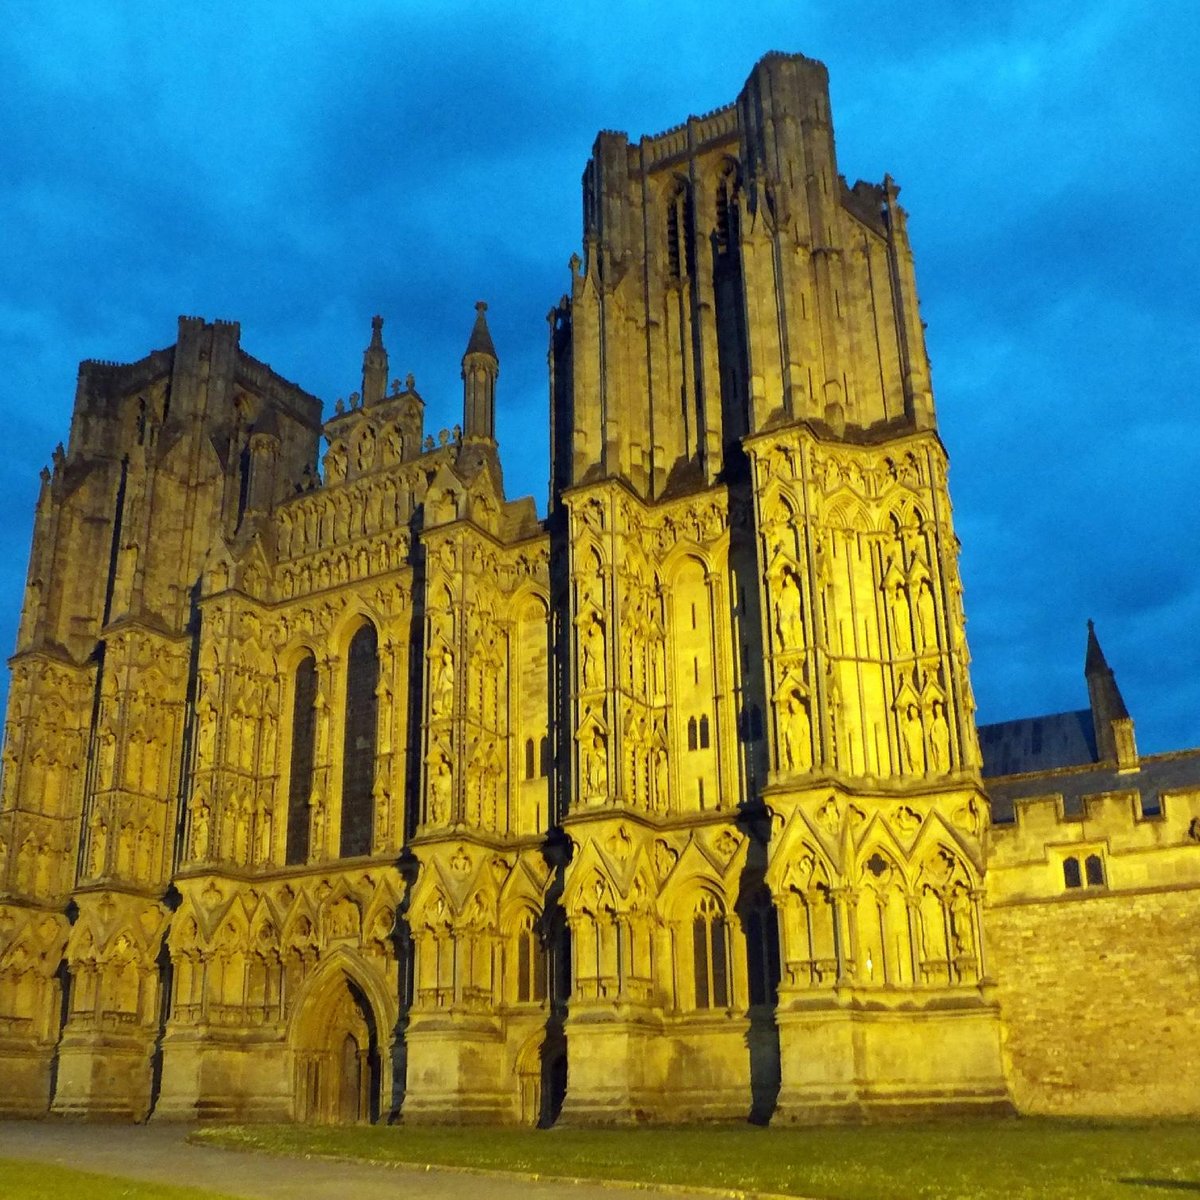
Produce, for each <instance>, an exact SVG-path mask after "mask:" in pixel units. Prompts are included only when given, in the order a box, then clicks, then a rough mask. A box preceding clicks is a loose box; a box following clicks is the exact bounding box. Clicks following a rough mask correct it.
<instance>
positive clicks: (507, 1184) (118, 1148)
mask: <svg viewBox="0 0 1200 1200" xmlns="http://www.w3.org/2000/svg"><path fill="white" fill-rule="evenodd" d="M192 1128H193V1127H192V1126H189V1125H174V1124H172V1125H85V1124H77V1123H74V1122H64V1121H0V1158H23V1159H33V1160H34V1161H36V1162H47V1163H56V1164H58V1165H60V1166H64V1167H74V1168H76V1169H77V1170H80V1171H98V1172H100V1173H101V1174H105V1175H117V1176H121V1177H123V1178H125V1179H139V1180H144V1181H149V1182H151V1183H179V1184H191V1185H193V1186H195V1187H206V1188H211V1189H212V1190H213V1191H215V1192H225V1193H226V1194H228V1195H230V1196H239V1197H245V1198H246V1200H347V1198H352V1200H415V1198H420V1200H480V1197H486V1200H649V1198H650V1197H653V1196H655V1195H660V1196H661V1195H664V1194H666V1193H662V1192H657V1193H656V1192H655V1191H647V1190H642V1189H638V1188H629V1187H621V1186H617V1185H614V1186H607V1185H606V1186H603V1187H600V1186H596V1185H593V1184H586V1183H554V1182H550V1181H545V1182H543V1181H538V1182H534V1181H532V1180H525V1179H514V1178H506V1177H504V1176H496V1175H487V1176H485V1175H477V1174H474V1173H464V1172H457V1171H437V1170H431V1171H425V1170H423V1169H420V1168H414V1167H382V1166H371V1165H369V1164H365V1163H364V1164H355V1163H343V1162H328V1161H323V1160H321V1159H301V1158H284V1157H280V1156H275V1155H268V1154H255V1153H253V1152H245V1151H239V1150H224V1149H219V1148H217V1147H215V1146H193V1145H191V1144H190V1143H189V1142H187V1141H185V1138H186V1137H187V1135H188V1134H189V1133H190V1132H191V1130H192ZM2 1191H3V1189H2V1188H0V1193H2ZM669 1194H670V1195H671V1196H674V1197H680V1198H683V1200H687V1197H689V1196H698V1195H699V1194H698V1193H688V1192H677V1191H672V1192H671V1193H669ZM705 1200H711V1194H710V1196H709V1197H707V1198H705Z"/></svg>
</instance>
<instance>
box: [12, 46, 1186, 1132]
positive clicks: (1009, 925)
mask: <svg viewBox="0 0 1200 1200" xmlns="http://www.w3.org/2000/svg"><path fill="white" fill-rule="evenodd" d="M584 199H585V205H584V208H585V225H584V255H583V257H582V258H576V259H574V260H573V261H572V277H571V281H570V290H569V293H568V295H567V296H565V297H564V298H563V300H562V302H561V303H560V304H559V305H558V306H556V307H555V308H554V309H553V310H552V311H551V313H550V327H551V328H550V370H551V397H552V404H551V414H550V419H551V460H552V462H551V473H552V482H551V495H550V500H549V509H548V514H547V517H546V518H545V519H544V520H539V519H538V516H537V511H536V508H535V505H534V504H533V502H532V501H531V500H529V499H525V500H516V501H510V500H508V499H507V498H506V497H505V494H504V488H503V481H502V476H501V469H500V461H499V457H498V448H497V445H496V441H495V426H494V420H495V405H496V402H497V381H498V376H499V362H498V358H497V355H496V352H495V348H494V346H493V344H492V340H491V337H490V334H489V332H488V328H487V322H486V317H485V312H484V310H485V306H484V305H480V306H478V311H477V314H476V319H475V325H474V328H473V330H472V332H471V334H470V338H469V341H468V345H467V350H466V353H465V355H464V358H463V420H462V424H461V426H459V427H456V428H455V429H454V430H453V431H443V432H442V433H440V434H439V435H438V436H437V437H436V438H434V437H432V436H429V435H427V434H426V432H425V429H424V405H423V401H422V399H421V397H420V396H419V395H418V394H417V392H416V391H415V390H414V387H413V383H412V380H411V379H409V380H408V381H407V383H401V382H400V381H398V380H396V381H392V383H391V384H390V385H389V383H388V375H389V372H388V358H387V352H386V350H385V348H384V344H383V338H382V321H381V320H379V319H378V318H376V320H375V322H374V326H373V330H372V336H371V341H370V344H369V346H368V348H367V350H366V352H365V355H364V364H363V384H362V391H361V393H359V394H356V395H354V396H352V397H351V398H350V403H349V405H348V406H345V405H343V404H342V403H341V402H340V401H339V402H338V405H337V408H336V411H335V412H334V414H333V415H332V416H331V417H330V418H329V419H328V420H326V421H324V422H322V413H321V405H320V402H319V401H318V400H317V399H316V398H315V397H313V396H311V395H309V394H307V393H305V392H304V391H303V390H301V389H300V388H298V387H296V386H295V385H294V384H291V383H289V382H288V381H286V380H284V379H282V378H280V377H279V376H278V375H276V374H275V373H274V372H272V371H271V370H270V369H269V368H267V367H265V366H263V365H262V364H261V363H258V362H257V361H255V360H254V359H253V358H251V357H250V356H249V355H248V354H246V353H245V351H243V350H242V349H241V346H240V342H239V331H238V327H237V326H236V325H234V324H230V323H225V322H216V323H214V324H207V323H205V322H204V321H202V320H200V319H196V318H183V319H181V321H180V324H179V333H178V339H177V341H176V344H175V345H174V346H173V347H171V348H169V349H167V350H162V351H156V352H154V353H152V354H150V355H149V356H148V357H146V358H145V359H143V360H141V361H140V362H137V363H134V364H130V365H124V366H121V365H116V364H111V363H95V362H89V363H84V364H83V366H82V367H81V370H80V376H79V389H78V394H77V398H76V405H75V414H74V418H73V422H72V428H71V436H70V441H69V445H68V447H67V448H66V449H65V450H64V449H63V448H62V447H60V448H59V449H58V450H57V451H56V452H55V454H54V462H53V470H47V471H46V472H45V473H44V474H43V487H42V492H41V495H40V498H39V501H38V506H37V515H36V525H35V532H34V542H33V550H32V554H31V559H30V569H29V577H28V584H27V588H26V595H25V605H24V609H23V612H22V620H21V627H20V634H19V638H18V645H17V650H16V653H15V655H14V656H13V658H12V660H11V666H12V687H11V693H10V699H9V708H8V715H7V722H6V726H5V748H4V777H3V788H2V792H0V1075H2V1077H3V1080H4V1083H5V1086H4V1087H3V1088H2V1089H0V1111H2V1112H6V1113H10V1114H23V1115H36V1114H40V1113H44V1112H46V1111H48V1110H49V1111H53V1112H57V1113H62V1114H73V1115H78V1116H88V1117H99V1116H117V1117H124V1118H131V1119H141V1118H143V1117H145V1116H147V1115H148V1114H152V1115H153V1116H154V1117H156V1118H172V1117H174V1118H195V1117H227V1118H229V1117H233V1118H239V1119H251V1118H253V1119H297V1120H312V1121H355V1120H369V1119H379V1118H386V1117H394V1116H402V1117H403V1119H404V1120H405V1121H490V1122H518V1121H521V1122H528V1123H532V1122H539V1121H540V1122H543V1123H545V1122H549V1121H551V1120H554V1119H563V1120H567V1121H593V1122H594V1121H603V1122H628V1121H636V1120H647V1119H648V1120H680V1119H694V1118H745V1117H746V1116H751V1117H753V1118H754V1119H758V1120H766V1119H768V1118H770V1119H774V1120H776V1121H797V1122H801V1121H822V1120H838V1119H853V1118H861V1117H864V1116H877V1115H898V1114H908V1113H929V1112H934V1111H941V1110H946V1109H953V1110H956V1111H962V1110H975V1111H1009V1110H1011V1108H1012V1106H1013V1104H1014V1102H1015V1103H1016V1104H1017V1105H1018V1106H1019V1107H1021V1108H1023V1109H1028V1110H1031V1111H1033V1110H1038V1111H1041V1110H1051V1111H1113V1110H1115V1109H1120V1110H1122V1111H1125V1110H1128V1109H1130V1108H1137V1109H1138V1111H1171V1112H1195V1111H1197V1110H1200V1099H1198V1097H1197V1089H1196V1088H1195V1086H1194V1085H1189V1084H1188V1083H1187V1081H1186V1079H1185V1078H1183V1077H1179V1076H1177V1077H1176V1078H1174V1079H1165V1078H1163V1077H1161V1076H1160V1073H1159V1071H1158V1069H1157V1068H1156V1067H1155V1064H1157V1063H1161V1062H1163V1061H1164V1060H1165V1059H1170V1058H1171V1057H1172V1056H1173V1055H1175V1054H1177V1053H1178V1050H1177V1049H1176V1047H1182V1039H1183V1038H1184V1036H1185V1031H1186V1030H1187V1029H1188V1027H1189V1023H1190V1025H1191V1026H1192V1027H1194V1023H1195V1018H1196V1015H1197V1014H1196V1012H1195V995H1194V991H1195V989H1194V987H1192V988H1191V989H1190V992H1189V991H1188V984H1187V980H1188V977H1189V975H1188V973H1189V971H1191V973H1192V976H1193V982H1194V970H1195V962H1196V947H1195V945H1194V944H1193V943H1194V938H1193V939H1192V941H1191V942H1188V941H1187V938H1186V937H1185V936H1181V935H1180V934H1179V932H1178V927H1179V925H1180V924H1186V925H1190V926H1195V925H1196V921H1195V917H1196V914H1197V911H1198V898H1200V847H1198V846H1196V845H1195V842H1196V840H1197V837H1198V836H1200V835H1198V834H1197V831H1198V830H1200V784H1197V782H1196V781H1197V780H1200V770H1197V771H1196V772H1195V776H1194V778H1192V782H1191V783H1190V784H1188V783H1186V782H1185V785H1184V786H1182V787H1180V788H1179V789H1178V794H1177V795H1172V796H1171V797H1170V799H1169V802H1168V803H1166V804H1164V806H1163V808H1162V810H1161V815H1160V816H1158V817H1153V818H1150V817H1145V816H1144V813H1143V812H1142V807H1141V805H1142V801H1141V800H1140V799H1139V798H1138V797H1137V796H1134V797H1133V798H1130V799H1128V800H1127V801H1126V802H1123V804H1122V803H1117V804H1113V803H1110V802H1109V801H1104V802H1103V803H1100V802H1098V803H1096V804H1089V806H1088V807H1087V816H1086V818H1085V819H1084V820H1083V824H1079V822H1078V821H1077V820H1076V818H1075V817H1074V815H1073V814H1072V813H1071V812H1070V811H1068V809H1069V806H1067V807H1064V804H1063V802H1062V800H1061V798H1060V799H1059V801H1058V802H1057V807H1055V801H1045V800H1038V799H1037V797H1036V795H1032V796H1021V797H1015V798H1013V799H1012V801H1011V803H1010V804H1009V809H1008V813H1009V814H1010V815H1011V814H1012V813H1015V815H1016V823H1015V825H1012V826H1011V827H1009V826H1003V825H995V826H993V824H992V804H991V799H993V798H994V797H989V781H988V780H986V779H985V772H984V771H983V770H982V769H981V768H982V759H981V753H980V743H979V739H978V736H977V731H976V727H975V722H974V714H973V704H972V699H971V688H970V680H969V675H968V653H967V647H966V639H965V626H964V617H963V609H962V588H961V584H960V581H959V575H958V567H957V542H956V539H955V536H954V531H953V526H952V521H951V506H950V500H949V495H948V492H947V482H946V471H947V464H946V457H945V452H944V449H943V447H942V445H941V442H940V440H939V438H938V435H937V428H936V419H935V414H934V408H933V401H932V394H931V390H930V379H929V366H928V362H927V359H926V354H925V348H924V339H923V332H922V326H921V321H920V317H919V313H918V307H917V294H916V286H915V279H914V274H913V263H912V255H911V252H910V249H909V243H908V237H907V233H906V225H905V214H904V212H903V210H902V209H901V208H900V207H899V206H898V204H897V189H896V187H895V186H894V185H893V184H892V182H891V181H890V180H885V181H884V182H883V183H882V184H880V185H874V184H865V183H861V182H860V183H857V184H855V185H854V187H852V188H851V187H848V186H847V185H846V183H845V181H844V180H843V179H842V178H841V176H840V175H839V174H838V171H837V165H836V161H835V157H834V144H833V135H832V128H831V125H830V115H829V108H828V86H827V80H826V75H825V70H824V68H823V67H822V66H821V65H820V64H819V63H816V62H813V61H811V60H808V59H804V58H801V57H798V56H796V57H789V56H782V55H771V56H768V57H767V58H765V59H764V60H763V61H762V62H761V63H759V64H758V66H756V67H755V69H754V71H753V73H752V74H751V76H750V79H749V80H748V82H747V84H746V87H745V89H744V90H743V92H742V94H741V95H740V96H739V98H738V100H737V102H736V103H735V104H733V105H730V106H729V107H727V108H723V109H720V110H718V111H716V112H714V113H711V114H709V115H707V116H705V117H701V118H691V119H689V121H688V122H687V123H686V124H685V125H682V126H679V127H678V128H676V129H673V130H670V131H668V132H666V133H664V134H661V135H659V136H656V137H647V138H643V139H642V140H641V141H640V142H638V143H636V144H633V143H630V142H629V140H628V139H627V138H626V137H625V136H624V135H620V134H612V133H604V134H601V135H600V137H599V138H598V140H597V142H596V146H595V150H594V153H593V157H592V160H591V162H590V163H589V166H588V169H587V173H586V175H585V179H584ZM322 443H324V445H325V450H324V454H323V458H320V469H319V470H318V460H319V456H320V453H321V447H322ZM1097 652H1098V648H1097ZM1090 680H1091V676H1089V681H1090ZM1113 688H1114V689H1115V683H1114V684H1113ZM1101 691H1103V689H1101ZM1104 695H1108V693H1104ZM1101 698H1102V699H1103V697H1101ZM1093 699H1094V701H1095V697H1093ZM1110 707H1111V706H1110ZM1097 711H1099V710H1097ZM1109 718H1111V721H1110V723H1109V724H1105V721H1106V720H1109ZM1121 721H1125V722H1126V724H1120V722H1121ZM1112 722H1117V724H1112ZM1118 725H1119V728H1118ZM1096 727H1097V728H1098V729H1101V730H1102V731H1105V730H1106V731H1108V733H1109V734H1110V735H1111V736H1109V737H1108V739H1107V740H1105V739H1104V738H1103V737H1102V738H1100V742H1101V751H1102V753H1100V752H1098V755H1097V758H1096V762H1098V763H1101V764H1102V765H1103V764H1107V763H1108V762H1109V760H1110V759H1112V760H1113V761H1112V766H1113V769H1114V770H1115V769H1121V770H1131V769H1132V770H1136V769H1138V768H1137V763H1138V760H1137V758H1136V749H1135V748H1134V745H1133V736H1132V722H1131V721H1129V720H1128V714H1127V713H1126V714H1124V716H1123V717H1122V716H1121V715H1120V713H1116V712H1115V711H1113V712H1109V710H1108V709H1105V710H1104V711H1103V712H1101V714H1100V717H1098V718H1097V723H1096ZM1110 751H1111V753H1110ZM1131 755H1132V758H1131V757H1130V756H1131ZM1122 756H1123V757H1122ZM1185 765H1186V764H1185ZM1189 769H1190V768H1189ZM1184 774H1185V776H1187V774H1188V773H1187V771H1185V772H1184ZM1044 777H1045V773H1044V772H1043V773H1042V774H1041V775H1037V774H1033V775H1031V774H1029V773H1026V774H1025V775H1020V773H1017V775H1016V776H1014V778H1017V781H1018V782H1017V784H1015V785H1014V784H1012V782H1011V780H1010V781H1009V782H1008V783H1007V784H1006V785H1005V786H1010V790H1011V787H1014V786H1015V787H1016V790H1017V791H1020V790H1021V786H1020V784H1021V781H1022V780H1023V781H1024V782H1025V783H1026V784H1029V783H1030V780H1033V781H1034V783H1033V784H1030V786H1032V787H1033V788H1034V792H1036V789H1037V786H1041V784H1040V783H1038V781H1041V780H1043V779H1044ZM1188 777H1189V778H1191V776H1188ZM1046 787H1047V788H1050V789H1051V790H1052V789H1053V785H1052V784H1046ZM1026 790H1028V789H1026ZM1130 805H1133V808H1132V809H1131V807H1130ZM1131 814H1132V815H1131ZM1077 826H1078V827H1077ZM1061 847H1068V848H1076V849H1078V852H1079V854H1080V855H1081V856H1082V857H1081V859H1080V862H1081V864H1082V865H1081V866H1080V870H1081V871H1087V870H1091V868H1090V867H1088V866H1087V861H1088V854H1087V853H1085V851H1088V850H1089V849H1090V850H1092V851H1093V852H1096V853H1099V852H1100V850H1102V851H1103V853H1105V854H1107V855H1108V858H1107V863H1108V867H1107V871H1108V873H1107V874H1106V875H1105V876H1104V880H1103V882H1102V883H1097V884H1094V885H1093V886H1092V887H1090V888H1079V889H1075V888H1072V887H1070V886H1069V879H1067V883H1066V884H1064V876H1063V870H1064V867H1063V851H1062V849H1061ZM1097 848H1100V849H1099V850H1098V849H1097ZM1068 857H1069V856H1068ZM1126 858H1127V859H1128V871H1127V872H1126V867H1125V865H1124V864H1125V862H1126ZM1118 863H1120V864H1121V866H1120V869H1118ZM1089 878H1090V876H1089ZM1064 887H1066V891H1065V892H1064ZM1126 892H1128V895H1126V894H1125V893H1126ZM1133 923H1136V924H1133ZM1135 929H1136V930H1137V932H1136V933H1135V932H1134V930H1135ZM1173 931H1174V936H1173ZM1084 957H1086V959H1087V963H1086V965H1083V963H1082V959H1083V958H1084ZM1098 960H1099V961H1103V962H1105V963H1106V966H1105V968H1104V970H1105V972H1106V974H1105V978H1106V979H1108V980H1110V981H1111V986H1107V985H1106V991H1105V995H1104V996H1103V997H1098V996H1096V995H1095V981H1096V975H1095V971H1094V963H1095V961H1098ZM1189 995H1190V997H1191V998H1190V1000H1188V999H1187V998H1186V997H1187V996H1189ZM1189 1005H1190V1007H1189ZM1084 1019H1085V1020H1086V1024H1087V1027H1088V1031H1089V1037H1090V1049H1089V1051H1088V1053H1087V1054H1081V1053H1079V1052H1078V1050H1077V1048H1075V1049H1074V1050H1073V1049H1072V1042H1073V1040H1074V1039H1076V1038H1077V1037H1078V1032H1079V1028H1080V1023H1081V1020H1084ZM1151 1037H1153V1038H1154V1039H1156V1043H1157V1045H1158V1049H1157V1050H1156V1051H1155V1053H1154V1055H1153V1056H1152V1057H1151V1058H1146V1057H1145V1055H1144V1054H1143V1048H1144V1043H1145V1042H1146V1040H1147V1039H1148V1038H1151ZM1171 1039H1174V1040H1171ZM1101 1071H1107V1072H1110V1073H1118V1074H1120V1076H1121V1087H1120V1088H1118V1089H1116V1090H1113V1089H1112V1088H1111V1087H1108V1085H1106V1084H1105V1083H1104V1082H1103V1081H1102V1080H1101V1079H1100V1078H1099V1077H1098V1072H1101ZM1106 1089H1107V1090H1106ZM1114 1095H1115V1096H1119V1097H1122V1098H1121V1099H1119V1100H1117V1101H1112V1100H1111V1097H1112V1096H1114ZM1106 1096H1107V1097H1109V1099H1106V1098H1105V1097H1106Z"/></svg>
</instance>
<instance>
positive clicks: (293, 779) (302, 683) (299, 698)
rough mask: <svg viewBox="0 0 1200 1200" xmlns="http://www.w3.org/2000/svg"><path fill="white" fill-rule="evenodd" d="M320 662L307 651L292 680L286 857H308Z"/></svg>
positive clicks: (289, 859) (292, 859) (298, 859)
mask: <svg viewBox="0 0 1200 1200" xmlns="http://www.w3.org/2000/svg"><path fill="white" fill-rule="evenodd" d="M316 700H317V663H316V659H314V658H313V656H312V655H311V654H306V655H305V656H304V658H302V659H301V660H300V665H299V666H298V667H297V668H296V674H295V677H294V679H293V682H292V761H291V771H290V772H289V775H288V815H287V850H286V861H287V862H288V863H289V864H292V863H302V862H304V861H305V860H306V859H307V858H308V837H309V803H310V801H311V799H312V785H313V746H314V744H315V741H316V732H317V706H316Z"/></svg>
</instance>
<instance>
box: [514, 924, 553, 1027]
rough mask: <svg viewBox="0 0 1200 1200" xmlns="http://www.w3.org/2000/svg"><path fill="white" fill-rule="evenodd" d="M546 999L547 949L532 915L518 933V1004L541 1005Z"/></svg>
mask: <svg viewBox="0 0 1200 1200" xmlns="http://www.w3.org/2000/svg"><path fill="white" fill-rule="evenodd" d="M545 998H546V949H545V947H544V946H543V945H542V939H541V937H540V936H539V934H538V930H537V923H536V920H535V918H534V916H533V914H532V913H526V914H525V916H524V918H523V919H522V921H521V927H520V929H518V931H517V1003H518V1004H530V1003H540V1002H541V1001H542V1000H545Z"/></svg>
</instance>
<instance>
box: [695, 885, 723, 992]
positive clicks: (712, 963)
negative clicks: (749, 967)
mask: <svg viewBox="0 0 1200 1200" xmlns="http://www.w3.org/2000/svg"><path fill="white" fill-rule="evenodd" d="M692 964H693V967H694V969H695V982H696V1007H697V1008H728V1007H729V939H728V928H727V924H726V921H725V910H724V909H723V908H722V907H721V904H720V901H718V900H717V899H716V898H715V897H713V896H704V897H703V898H702V899H701V900H700V902H699V904H697V905H696V913H695V916H694V917H693V918H692Z"/></svg>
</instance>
